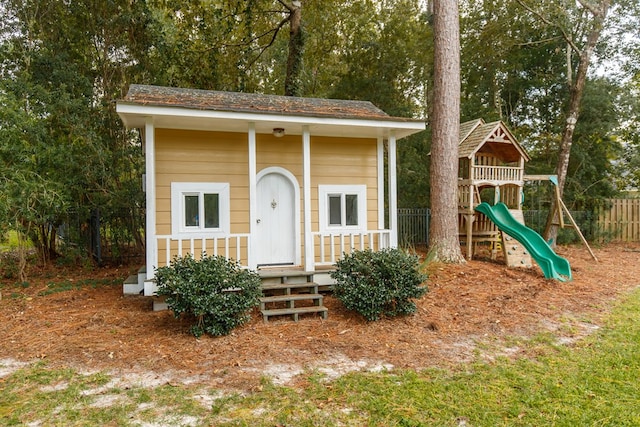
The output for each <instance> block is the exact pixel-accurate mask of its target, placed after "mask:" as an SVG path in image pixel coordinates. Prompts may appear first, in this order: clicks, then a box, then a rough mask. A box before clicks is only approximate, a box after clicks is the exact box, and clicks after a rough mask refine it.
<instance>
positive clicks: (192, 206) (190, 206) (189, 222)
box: [184, 195, 200, 227]
mask: <svg viewBox="0 0 640 427" xmlns="http://www.w3.org/2000/svg"><path fill="white" fill-rule="evenodd" d="M198 199H199V197H198V196H197V195H185V196H184V225H185V226H186V227H198V226H199V225H200V221H199V217H198V215H199V210H200V208H199V200H198Z"/></svg>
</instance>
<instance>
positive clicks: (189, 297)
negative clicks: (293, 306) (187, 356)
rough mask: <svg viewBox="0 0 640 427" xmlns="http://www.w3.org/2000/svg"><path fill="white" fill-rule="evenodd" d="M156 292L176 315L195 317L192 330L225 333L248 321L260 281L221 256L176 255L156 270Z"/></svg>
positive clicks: (257, 277)
mask: <svg viewBox="0 0 640 427" xmlns="http://www.w3.org/2000/svg"><path fill="white" fill-rule="evenodd" d="M156 280H157V284H158V294H159V295H165V296H166V297H167V299H166V302H167V305H168V307H169V308H170V309H171V310H173V313H174V315H175V316H176V317H180V316H181V315H183V314H184V315H185V316H187V317H191V318H192V319H193V320H194V324H193V325H192V326H191V329H190V330H191V333H192V334H193V335H195V336H196V337H199V336H201V335H202V334H203V333H208V334H211V335H228V334H229V333H230V332H231V330H232V329H233V328H235V327H237V326H240V325H242V324H244V323H245V322H247V321H248V320H249V318H250V313H249V311H250V310H251V309H252V308H253V307H255V306H256V305H258V303H259V302H260V296H261V286H260V284H261V281H260V277H259V276H258V274H257V273H256V272H254V271H250V270H244V269H242V268H241V267H240V264H238V263H237V262H234V261H230V260H228V259H226V258H224V257H222V256H207V255H206V254H203V255H202V259H200V260H195V259H194V258H193V257H192V256H191V255H187V256H185V257H176V258H174V259H173V260H172V261H171V264H170V265H168V266H165V267H160V268H158V269H157V270H156Z"/></svg>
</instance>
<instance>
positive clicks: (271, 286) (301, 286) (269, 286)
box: [262, 282, 318, 295]
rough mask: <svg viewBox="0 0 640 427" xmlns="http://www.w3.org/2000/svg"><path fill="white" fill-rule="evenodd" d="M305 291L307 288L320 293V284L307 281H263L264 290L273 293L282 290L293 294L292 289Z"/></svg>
mask: <svg viewBox="0 0 640 427" xmlns="http://www.w3.org/2000/svg"><path fill="white" fill-rule="evenodd" d="M294 289H295V290H296V291H303V290H305V289H308V290H309V293H312V294H317V293H318V284H317V283H314V282H305V283H263V284H262V292H264V293H267V292H269V293H271V292H278V291H282V292H284V294H285V295H289V294H291V291H292V290H294Z"/></svg>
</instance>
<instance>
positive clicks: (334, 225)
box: [318, 185, 367, 231]
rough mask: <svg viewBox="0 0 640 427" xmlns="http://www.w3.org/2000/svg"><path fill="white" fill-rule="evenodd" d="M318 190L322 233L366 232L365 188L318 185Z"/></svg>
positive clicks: (359, 186) (358, 186)
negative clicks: (339, 231)
mask: <svg viewBox="0 0 640 427" xmlns="http://www.w3.org/2000/svg"><path fill="white" fill-rule="evenodd" d="M318 190H319V193H320V194H319V205H320V206H319V209H320V227H321V229H322V230H323V231H334V230H336V229H346V230H358V231H361V230H366V223H367V221H366V215H367V212H366V193H367V189H366V186H364V185H320V186H319V187H318Z"/></svg>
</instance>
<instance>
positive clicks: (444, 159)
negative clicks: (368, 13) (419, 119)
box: [430, 0, 464, 263]
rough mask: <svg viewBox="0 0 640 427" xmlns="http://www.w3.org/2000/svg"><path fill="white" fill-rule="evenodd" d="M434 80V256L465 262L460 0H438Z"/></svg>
mask: <svg viewBox="0 0 640 427" xmlns="http://www.w3.org/2000/svg"><path fill="white" fill-rule="evenodd" d="M433 14H434V16H433V18H434V19H433V33H434V85H433V115H432V121H431V129H432V142H431V175H430V177H431V218H432V219H431V230H430V241H431V243H430V255H431V256H432V257H433V259H434V260H438V261H442V262H451V263H461V262H464V257H463V256H462V252H461V251H460V240H459V237H458V142H459V141H458V139H459V132H460V21H459V15H458V2H457V0H434V2H433Z"/></svg>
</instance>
